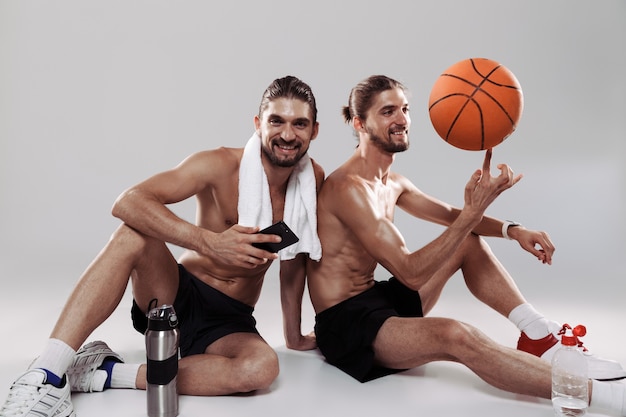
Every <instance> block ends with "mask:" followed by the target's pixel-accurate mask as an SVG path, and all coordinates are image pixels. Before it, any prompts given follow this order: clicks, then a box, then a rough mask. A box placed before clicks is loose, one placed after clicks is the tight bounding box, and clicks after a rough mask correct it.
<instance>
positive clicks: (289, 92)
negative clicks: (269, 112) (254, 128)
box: [259, 75, 317, 123]
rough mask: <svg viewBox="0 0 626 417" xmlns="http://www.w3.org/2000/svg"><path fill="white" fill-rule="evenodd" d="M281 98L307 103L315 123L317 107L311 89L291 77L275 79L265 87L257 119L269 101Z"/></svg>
mask: <svg viewBox="0 0 626 417" xmlns="http://www.w3.org/2000/svg"><path fill="white" fill-rule="evenodd" d="M281 97H284V98H296V99H298V100H302V101H304V102H305V103H307V104H308V105H309V107H311V112H312V113H313V123H316V122H317V105H316V104H315V96H314V95H313V91H312V90H311V87H309V85H308V84H307V83H305V82H304V81H302V80H300V79H299V78H297V77H294V76H292V75H288V76H286V77H283V78H277V79H275V80H274V81H272V83H271V84H270V85H269V86H268V87H267V89H266V90H265V92H264V93H263V98H262V99H261V104H260V105H259V117H261V115H262V113H263V111H264V110H265V109H266V108H267V106H268V104H269V103H270V102H271V101H273V100H275V99H277V98H281Z"/></svg>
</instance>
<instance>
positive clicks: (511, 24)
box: [0, 0, 626, 337]
mask: <svg viewBox="0 0 626 417" xmlns="http://www.w3.org/2000/svg"><path fill="white" fill-rule="evenodd" d="M625 47H626V2H624V1H623V0H598V1H581V0H541V1H539V0H526V1H502V0H493V1H462V0H459V1H449V0H448V1H428V2H426V1H409V0H406V1H395V0H390V1H386V2H362V1H356V0H354V1H341V0H337V1H325V0H321V1H308V2H304V1H284V0H279V1H265V2H263V1H247V2H239V1H230V2H210V1H162V0H150V1H148V0H146V1H134V0H124V1H120V0H109V1H82V0H75V1H70V0H59V1H33V0H19V1H18V0H0V232H1V233H0V277H1V278H0V279H1V288H2V289H1V290H0V292H5V294H6V291H7V290H8V289H9V288H15V287H19V288H22V289H23V291H22V292H18V293H17V294H23V296H24V302H25V303H28V297H29V296H30V295H32V294H34V293H37V294H45V293H46V292H47V291H50V290H51V289H58V288H61V291H62V292H63V294H66V293H67V291H69V289H70V288H71V287H72V286H73V284H74V282H75V281H76V279H77V278H78V276H79V275H80V273H81V272H82V271H83V270H84V268H85V267H86V266H87V265H88V263H89V262H90V261H91V260H92V258H93V257H94V256H95V255H96V254H97V253H98V251H99V250H100V248H101V247H102V246H103V245H104V244H105V243H106V241H107V239H108V237H109V235H110V233H111V232H112V231H113V230H114V228H115V227H116V226H117V225H118V221H117V220H116V219H114V218H112V217H111V215H110V208H111V205H112V203H113V201H114V200H115V198H116V197H117V196H118V194H119V193H120V192H121V191H122V190H124V189H125V188H126V187H129V186H130V185H132V184H134V183H136V182H138V181H140V180H142V179H144V178H146V177H147V176H149V175H152V174H154V173H156V172H158V171H161V170H165V169H167V168H170V167H173V166H174V165H176V164H178V163H179V162H180V161H181V160H182V159H183V158H185V157H186V156H187V155H189V154H190V153H192V152H195V151H199V150H203V149H208V148H214V147H217V146H221V145H225V146H233V147H241V146H243V145H244V144H245V141H246V140H247V139H248V137H249V136H250V134H251V132H252V129H253V123H252V118H253V116H254V114H255V113H256V112H257V110H258V104H259V100H260V97H261V94H262V93H263V91H264V89H265V88H266V86H267V85H268V84H269V83H270V82H271V81H272V80H273V79H274V78H277V77H280V76H284V75H287V74H291V75H296V76H298V77H300V78H302V79H303V80H305V81H306V82H308V83H309V84H310V85H311V87H312V88H313V90H314V92H315V94H316V97H317V100H318V107H319V121H320V124H321V128H320V134H319V137H318V139H317V140H316V141H315V142H314V143H313V145H312V147H311V151H310V152H311V155H312V156H313V158H315V159H316V160H317V161H319V162H320V163H321V164H322V165H323V166H324V167H325V169H326V171H327V173H330V172H331V171H332V170H333V169H334V168H336V167H337V166H338V165H339V164H340V163H341V162H342V161H344V160H345V159H346V158H347V157H348V156H349V155H350V153H351V152H352V150H353V148H354V145H355V139H354V137H353V136H352V132H351V130H350V129H349V128H348V127H347V126H345V125H344V124H343V122H342V120H341V116H340V108H341V106H343V105H344V104H345V103H347V98H348V94H349V91H350V89H351V87H352V86H353V85H355V84H356V83H357V82H358V81H360V80H361V79H363V78H365V77H366V76H369V75H371V74H376V73H382V74H386V75H389V76H392V77H394V78H396V79H398V80H400V81H402V82H404V83H405V84H406V85H407V86H408V87H409V88H410V89H411V92H412V98H411V116H412V121H413V125H412V130H411V141H412V144H411V149H410V150H409V151H408V152H406V153H404V154H402V155H398V157H397V163H396V169H397V170H398V171H401V172H403V173H404V174H405V175H407V176H408V177H409V178H410V179H412V180H413V181H414V182H415V183H416V184H417V185H418V186H419V187H420V188H422V189H423V190H424V191H426V192H427V193H430V194H433V195H435V196H438V197H440V198H442V199H444V200H447V201H449V202H451V203H453V204H456V205H462V202H463V200H462V198H463V187H464V185H465V183H466V181H467V180H468V179H469V177H470V175H471V173H472V172H473V170H474V169H476V168H479V167H480V166H481V163H482V157H483V153H477V152H467V151H461V150H457V149H455V148H452V147H451V146H450V145H447V144H446V143H444V142H443V141H442V140H441V139H439V138H438V137H437V136H436V133H435V132H434V130H433V128H432V127H431V125H430V121H429V119H428V114H427V100H428V94H429V91H430V87H431V85H432V84H433V83H434V81H435V80H436V78H437V76H438V75H439V74H440V73H441V72H442V71H443V70H444V69H445V68H447V67H448V66H450V65H451V64H453V63H455V62H457V61H459V60H461V59H465V58H469V57H486V58H490V59H494V60H496V61H499V62H501V63H502V64H504V65H505V66H507V67H508V68H509V69H511V70H512V71H513V72H514V73H515V74H516V76H517V78H518V79H519V81H520V83H521V85H522V88H523V91H524V98H525V109H524V114H523V116H522V120H521V123H520V125H519V128H518V130H517V131H516V132H515V133H514V134H513V136H511V137H510V138H509V139H508V140H507V141H506V142H505V143H503V144H502V145H500V146H498V147H497V148H496V149H495V152H494V165H495V163H500V162H506V163H509V164H510V165H511V166H512V167H513V169H514V170H515V171H516V172H520V173H523V174H524V175H525V177H524V179H523V180H522V181H521V182H520V183H519V184H518V185H517V186H515V187H514V188H513V189H511V190H509V191H507V192H506V193H504V194H503V195H502V196H501V197H500V198H499V200H498V201H497V202H496V203H494V204H493V206H492V208H491V210H490V212H489V214H492V215H494V216H496V217H500V218H506V219H509V218H510V219H514V220H518V221H520V222H522V223H523V224H525V225H527V226H529V227H533V228H539V229H545V230H546V231H548V233H549V234H550V235H551V237H552V238H553V240H554V242H555V245H556V247H557V252H556V256H555V258H554V265H553V266H551V267H547V266H543V265H540V264H539V263H538V262H537V261H536V260H534V259H533V258H532V257H531V256H530V255H528V254H526V253H525V252H522V251H521V250H520V249H519V248H518V247H517V245H516V243H514V242H508V241H503V240H501V239H491V240H490V241H491V242H492V246H493V248H494V251H496V253H497V254H498V255H499V256H500V257H501V259H502V260H503V262H504V263H505V265H506V266H507V267H508V268H509V270H510V271H511V272H512V273H513V274H514V276H515V277H516V279H517V281H518V283H519V285H520V287H522V289H523V290H524V291H525V292H526V293H527V294H528V295H529V297H532V298H535V299H536V298H540V297H542V296H544V295H549V296H550V297H554V296H555V295H557V296H561V294H568V296H569V297H572V298H573V299H574V300H575V301H576V302H578V301H582V302H583V303H587V304H581V305H587V306H593V305H595V306H601V305H609V306H610V305H617V306H622V307H620V308H621V310H620V311H619V313H620V314H623V313H624V308H623V304H622V303H621V302H620V301H621V299H622V298H623V295H622V292H623V288H624V284H623V281H624V269H623V264H622V263H623V259H624V255H626V251H625V248H626V244H625V243H624V236H625V235H626V227H625V224H626V222H625V220H624V214H623V213H624V211H625V210H624V201H625V191H626V187H625V185H626V175H625V162H626V154H625V152H624V149H625V146H624V140H625V128H626V124H625V121H624V120H626V118H625V115H626V98H625V97H626V81H624V76H625V74H626V48H625ZM494 171H495V167H494ZM194 208H195V207H194V203H193V202H185V203H181V204H179V205H176V206H174V207H173V209H174V210H175V211H176V212H177V213H178V214H180V215H181V216H183V217H185V218H187V219H188V220H191V221H193V218H194V217H193V211H194ZM397 224H398V225H399V227H400V229H401V230H402V231H403V233H404V235H405V237H406V239H407V241H408V242H409V246H410V247H411V248H413V249H417V248H418V247H419V246H420V245H422V244H424V243H426V242H427V241H429V240H431V239H433V238H434V237H435V236H436V235H437V234H438V233H440V232H441V229H440V228H438V227H435V226H424V225H422V224H421V223H419V222H417V221H414V220H412V219H409V218H407V217H406V216H405V215H404V214H403V213H401V212H398V215H397ZM174 250H175V252H176V253H179V252H178V249H175V248H174ZM380 274H381V277H382V276H386V275H387V274H386V272H385V271H380ZM268 279H272V280H274V279H277V275H276V274H272V275H270V277H268ZM461 287H462V286H461V285H460V283H456V282H455V283H453V284H452V286H451V288H450V290H449V291H451V292H453V291H457V290H459V291H460V288H461ZM55 294H56V293H55ZM55 297H58V299H59V308H60V305H61V303H62V301H63V296H61V295H59V296H57V295H55ZM50 314H52V315H53V316H55V315H56V314H55V312H51V313H50ZM46 331H47V330H46ZM44 333H45V332H44ZM43 336H44V334H42V337H43Z"/></svg>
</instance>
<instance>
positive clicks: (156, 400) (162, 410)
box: [146, 304, 179, 417]
mask: <svg viewBox="0 0 626 417" xmlns="http://www.w3.org/2000/svg"><path fill="white" fill-rule="evenodd" d="M178 338H179V331H178V319H177V317H176V312H175V311H174V307H172V306H171V305H166V304H164V305H162V306H161V307H156V308H153V309H151V310H150V311H149V312H148V330H146V357H147V361H148V362H147V378H146V379H147V382H148V384H147V387H146V391H147V397H148V416H149V417H175V416H177V415H178V390H177V388H176V375H177V374H178V343H179V340H178Z"/></svg>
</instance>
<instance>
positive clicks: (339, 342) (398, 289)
mask: <svg viewBox="0 0 626 417" xmlns="http://www.w3.org/2000/svg"><path fill="white" fill-rule="evenodd" d="M395 316H400V317H423V313H422V302H421V299H420V296H419V293H418V292H417V291H413V290H411V289H409V288H407V287H406V286H404V285H403V284H402V283H401V282H400V281H398V280H397V279H396V278H395V277H392V278H391V279H389V280H388V281H377V282H376V283H375V284H374V286H373V287H372V288H370V289H368V290H366V291H364V292H362V293H361V294H358V295H355V296H354V297H352V298H349V299H347V300H344V301H342V302H341V303H339V304H336V305H334V306H332V307H330V308H328V309H326V310H324V311H322V312H320V313H319V314H317V315H316V316H315V336H316V339H317V346H318V347H319V349H320V351H321V352H322V354H323V355H324V356H325V357H326V360H327V361H328V363H330V364H331V365H334V366H336V367H337V368H339V369H341V370H342V371H344V372H346V373H347V374H349V375H350V376H352V377H354V378H355V379H357V380H358V381H360V382H367V381H371V380H373V379H376V378H380V377H382V376H385V375H390V374H393V373H396V372H400V371H403V370H404V369H390V368H384V367H382V366H380V365H377V364H376V363H375V361H374V349H373V348H372V343H373V342H374V339H375V338H376V334H378V331H379V330H380V327H381V326H382V325H383V323H384V322H385V320H387V319H388V318H389V317H395Z"/></svg>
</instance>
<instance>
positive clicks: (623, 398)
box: [590, 380, 626, 416]
mask: <svg viewBox="0 0 626 417" xmlns="http://www.w3.org/2000/svg"><path fill="white" fill-rule="evenodd" d="M591 384H592V386H591V389H592V391H591V404H590V406H593V407H597V408H600V409H603V410H609V411H613V412H618V413H619V414H620V415H622V416H625V415H626V395H624V391H626V385H624V384H623V383H620V382H606V381H596V380H592V381H591Z"/></svg>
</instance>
